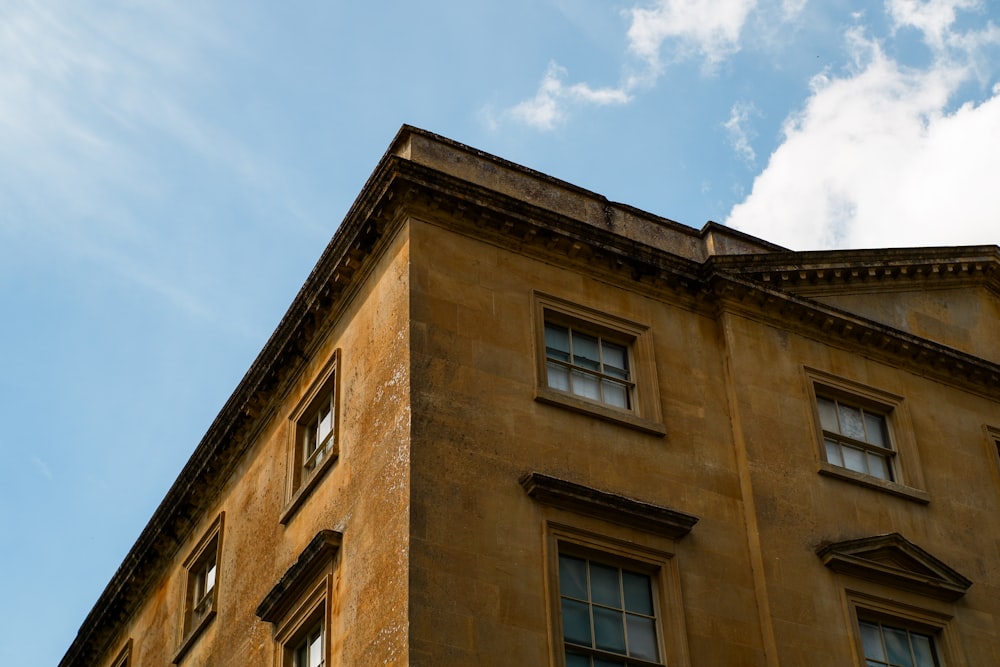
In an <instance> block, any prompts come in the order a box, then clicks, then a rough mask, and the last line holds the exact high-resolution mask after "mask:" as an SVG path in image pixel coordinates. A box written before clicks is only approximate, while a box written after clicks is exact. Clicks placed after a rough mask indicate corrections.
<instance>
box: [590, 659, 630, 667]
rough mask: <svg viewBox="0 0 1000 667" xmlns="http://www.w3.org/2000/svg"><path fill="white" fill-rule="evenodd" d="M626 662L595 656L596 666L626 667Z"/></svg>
mask: <svg viewBox="0 0 1000 667" xmlns="http://www.w3.org/2000/svg"><path fill="white" fill-rule="evenodd" d="M624 665H625V663H624V662H622V661H619V660H604V659H602V658H594V667H624Z"/></svg>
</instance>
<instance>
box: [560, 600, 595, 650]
mask: <svg viewBox="0 0 1000 667" xmlns="http://www.w3.org/2000/svg"><path fill="white" fill-rule="evenodd" d="M562 622H563V637H564V638H565V639H566V641H568V642H573V643H574V644H582V645H583V646H591V645H592V643H591V641H590V606H589V605H587V604H586V603H583V602H574V601H573V600H567V599H565V598H563V601H562Z"/></svg>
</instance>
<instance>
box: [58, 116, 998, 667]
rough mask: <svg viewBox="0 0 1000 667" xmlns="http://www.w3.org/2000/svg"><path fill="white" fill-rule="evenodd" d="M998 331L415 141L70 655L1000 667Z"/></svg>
mask: <svg viewBox="0 0 1000 667" xmlns="http://www.w3.org/2000/svg"><path fill="white" fill-rule="evenodd" d="M998 334H1000V249H998V248H997V247H996V246H982V247H956V248H929V249H896V250H871V251H824V252H792V251H789V250H786V249H784V248H780V247H778V246H775V245H773V244H770V243H768V242H766V241H763V240H760V239H755V238H753V237H749V236H746V235H743V234H740V233H739V232H736V231H733V230H729V229H727V228H725V227H723V226H721V225H717V224H714V223H709V224H708V225H706V226H705V228H703V229H702V230H700V231H699V230H693V229H690V228H688V227H685V226H683V225H679V224H677V223H674V222H672V221H670V220H666V219H663V218H658V217H656V216H653V215H650V214H647V213H644V212H642V211H638V210H636V209H633V208H631V207H628V206H624V205H620V204H616V203H613V202H609V201H607V200H606V199H604V198H603V197H600V196H599V195H596V194H594V193H591V192H588V191H585V190H582V189H580V188H577V187H574V186H572V185H570V184H567V183H564V182H560V181H557V180H556V179H553V178H550V177H548V176H545V175H544V174H540V173H537V172H533V171H531V170H529V169H526V168H524V167H520V166H518V165H514V164H511V163H509V162H506V161H503V160H501V159H499V158H496V157H494V156H490V155H487V154H484V153H481V152H479V151H476V150H474V149H472V148H469V147H467V146H463V145H460V144H457V143H455V142H453V141H450V140H448V139H444V138H442V137H439V136H436V135H433V134H430V133H428V132H425V131H422V130H418V129H416V128H411V127H404V128H403V129H402V130H401V131H400V133H399V135H398V136H397V137H396V139H395V140H394V142H393V143H392V145H391V146H390V148H389V151H388V152H387V153H386V155H385V156H384V158H383V159H382V161H381V162H380V163H379V166H378V167H377V168H376V170H375V172H374V173H373V174H372V176H371V178H370V179H369V181H368V182H367V183H366V185H365V187H364V189H363V190H362V192H361V193H360V195H359V197H358V199H357V201H356V202H355V204H354V206H353V207H352V209H351V210H350V212H349V213H348V215H347V217H346V219H345V220H344V222H343V223H342V224H341V226H340V228H339V229H338V231H337V233H336V235H335V237H334V238H333V240H332V241H331V243H330V245H329V246H328V247H327V248H326V250H325V251H324V252H323V254H322V256H321V258H320V260H319V262H318V264H317V266H316V267H315V269H314V270H313V272H312V273H311V274H310V276H309V278H308V279H307V281H306V283H305V285H303V287H302V289H301V291H300V292H299V294H298V296H297V297H296V299H295V301H294V302H293V304H292V305H291V307H290V308H289V310H288V312H287V313H286V314H285V316H284V318H283V319H282V320H281V323H280V324H279V325H278V328H277V329H276V331H275V333H274V334H273V335H272V337H271V339H270V340H269V341H268V343H267V345H266V346H265V348H264V349H263V350H262V352H261V353H260V356H259V357H258V359H257V360H256V361H255V363H254V364H253V366H252V367H251V368H250V369H249V371H248V372H247V374H246V376H245V377H244V379H243V381H242V382H241V383H240V385H239V387H237V389H236V391H235V392H234V393H233V396H232V397H231V398H230V399H229V401H228V402H227V403H226V405H225V406H223V408H222V410H221V412H220V413H219V416H218V417H217V418H216V420H215V422H214V423H213V424H212V426H211V427H210V429H209V431H208V433H207V434H206V435H205V437H204V439H203V440H202V442H201V443H200V444H199V445H198V448H197V450H196V451H195V454H194V455H193V456H192V458H191V460H190V461H189V462H188V464H187V465H186V466H185V468H184V470H183V471H182V472H181V474H180V476H179V477H178V479H177V481H176V482H175V484H174V485H173V487H172V488H171V489H170V491H169V492H168V494H167V496H166V498H164V500H163V502H162V504H161V505H160V507H159V508H158V509H157V511H156V513H155V514H154V516H153V517H152V519H151V520H150V522H149V524H148V526H147V527H146V529H145V530H144V531H143V533H142V534H141V535H140V536H139V539H138V540H137V542H136V544H135V546H134V547H133V549H132V551H131V552H130V553H129V555H128V557H127V558H126V560H125V561H124V562H123V563H122V565H121V567H120V568H119V570H118V572H117V573H116V575H115V576H114V578H113V579H112V580H111V582H109V584H108V586H107V588H106V589H105V591H104V593H103V594H102V596H101V597H100V599H99V600H98V601H97V603H96V604H95V606H94V609H93V610H92V611H91V613H90V615H89V616H88V617H87V618H86V619H85V620H84V622H83V625H82V627H81V629H80V633H79V635H78V637H77V639H76V641H75V642H74V643H73V644H72V645H71V646H70V647H69V649H68V651H67V653H66V655H65V657H64V659H63V661H62V663H61V665H62V666H63V667H69V666H80V667H84V666H86V667H91V666H96V667H122V666H131V667H140V666H141V667H158V666H161V665H162V666H165V665H171V664H177V665H184V666H186V667H203V666H204V667H207V666H211V667H287V666H293V665H295V666H298V665H309V666H313V665H317V664H320V662H322V664H323V665H324V666H325V667H346V666H350V667H354V666H364V667H368V666H370V665H398V666H402V665H415V666H426V667H431V666H433V667H441V666H448V665H455V666H456V667H457V666H459V665H461V666H463V667H465V666H468V665H496V666H497V667H499V666H510V665H518V666H520V665H526V666H529V665H530V666H535V665H537V666H551V667H575V666H576V665H589V664H620V665H639V666H645V667H652V666H657V665H660V666H662V665H669V666H670V667H697V666H708V667H716V666H734V667H735V666H739V667H744V666H745V667H756V666H761V667H764V666H767V667H778V666H779V665H780V666H784V667H797V666H799V665H817V666H825V665H829V666H830V667H833V666H842V665H855V666H857V667H862V666H863V665H865V664H866V660H874V661H878V660H883V662H872V663H870V664H896V663H895V662H893V660H901V659H900V658H894V657H893V656H894V655H895V653H898V652H899V651H901V650H903V649H904V648H905V650H906V651H909V654H908V655H909V657H908V658H907V659H908V660H912V661H916V663H915V664H918V665H924V664H936V665H939V666H943V667H980V666H983V665H997V664H1000V520H998V519H1000V342H998V341H1000V335H998ZM879 651H882V652H883V653H884V654H886V655H885V657H884V659H883V658H880V657H879V655H878V652H879ZM890 654H891V655H890ZM929 655H933V658H928V657H927V656H929ZM600 660H604V661H606V662H605V663H599V662H598V663H595V661H600ZM927 660H933V661H936V662H931V663H927V662H926V661H927ZM921 661H924V662H921ZM900 664H904V663H900ZM905 664H910V663H905Z"/></svg>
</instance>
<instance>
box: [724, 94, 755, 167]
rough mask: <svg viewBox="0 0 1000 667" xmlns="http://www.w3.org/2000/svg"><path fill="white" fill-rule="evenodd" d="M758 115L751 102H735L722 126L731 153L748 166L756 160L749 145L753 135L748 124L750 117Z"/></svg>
mask: <svg viewBox="0 0 1000 667" xmlns="http://www.w3.org/2000/svg"><path fill="white" fill-rule="evenodd" d="M758 115H760V112H759V111H758V110H757V107H756V106H754V104H753V102H737V103H736V104H734V105H733V106H732V108H731V109H730V110H729V119H728V120H726V122H725V123H723V124H722V126H723V127H724V128H725V129H726V134H727V135H728V136H729V143H730V145H731V146H732V147H733V151H734V152H735V153H736V155H737V156H738V157H739V158H740V159H741V160H743V162H745V163H746V164H747V165H748V166H750V165H753V163H754V162H755V161H756V159H757V154H756V153H755V152H754V149H753V146H752V145H751V144H750V141H751V140H752V139H753V138H754V136H755V133H754V131H753V129H752V128H751V127H749V123H750V119H751V117H753V116H758Z"/></svg>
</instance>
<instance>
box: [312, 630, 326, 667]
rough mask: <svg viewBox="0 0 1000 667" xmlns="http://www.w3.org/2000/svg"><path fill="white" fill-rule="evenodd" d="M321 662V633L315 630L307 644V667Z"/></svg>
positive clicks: (314, 666) (316, 666) (317, 665)
mask: <svg viewBox="0 0 1000 667" xmlns="http://www.w3.org/2000/svg"><path fill="white" fill-rule="evenodd" d="M321 664H323V633H322V632H317V633H316V634H315V635H314V636H313V639H312V642H311V643H310V644H309V667H319V666H320V665H321Z"/></svg>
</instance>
